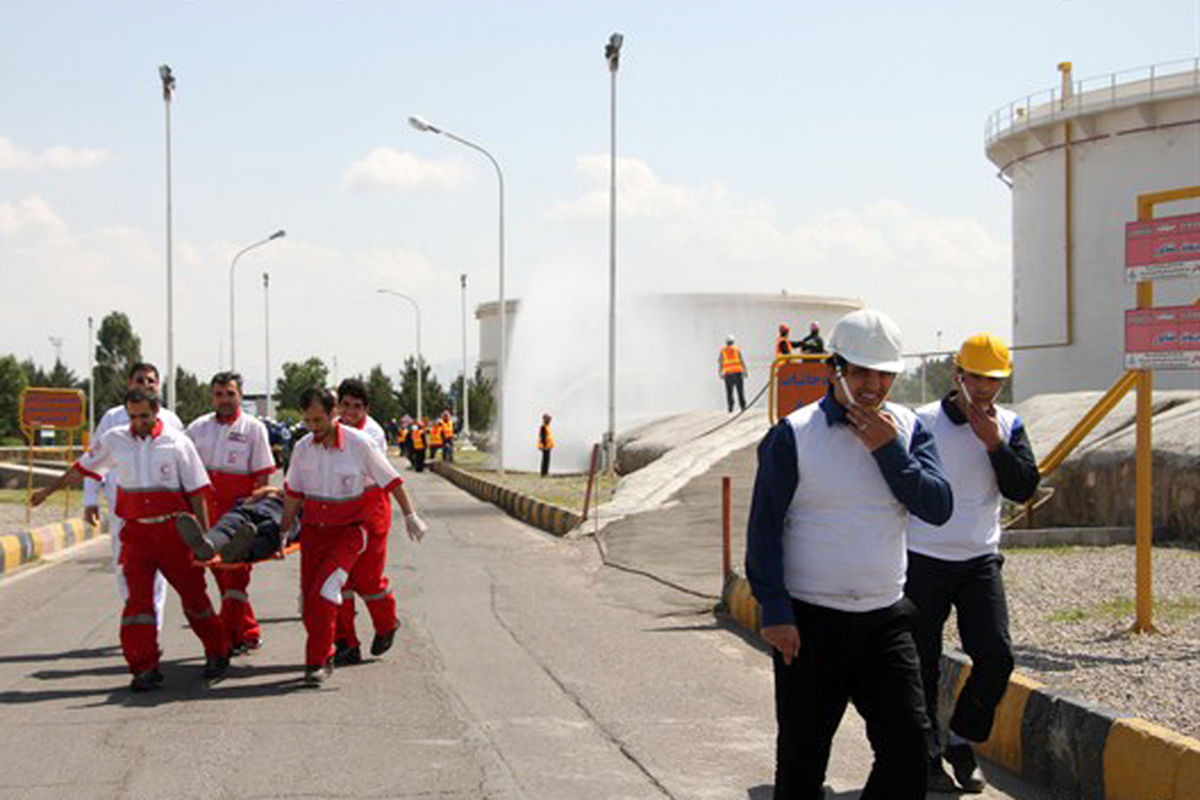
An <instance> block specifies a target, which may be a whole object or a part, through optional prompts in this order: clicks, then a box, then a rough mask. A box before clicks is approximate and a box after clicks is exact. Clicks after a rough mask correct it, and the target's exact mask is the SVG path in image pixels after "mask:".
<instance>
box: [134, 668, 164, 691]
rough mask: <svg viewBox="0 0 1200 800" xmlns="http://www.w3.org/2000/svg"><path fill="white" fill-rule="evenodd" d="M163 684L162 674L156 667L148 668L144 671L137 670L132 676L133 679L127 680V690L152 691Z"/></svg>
mask: <svg viewBox="0 0 1200 800" xmlns="http://www.w3.org/2000/svg"><path fill="white" fill-rule="evenodd" d="M162 685H163V674H162V671H161V670H159V668H158V667H155V668H154V669H148V670H146V671H145V672H139V673H138V674H137V675H134V676H133V680H131V681H130V682H129V691H131V692H152V691H154V690H155V689H161V688H162Z"/></svg>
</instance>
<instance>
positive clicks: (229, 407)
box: [179, 372, 275, 655]
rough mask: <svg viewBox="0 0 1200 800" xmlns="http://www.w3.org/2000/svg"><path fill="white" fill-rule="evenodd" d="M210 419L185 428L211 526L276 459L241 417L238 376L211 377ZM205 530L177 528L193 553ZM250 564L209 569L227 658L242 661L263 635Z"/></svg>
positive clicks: (259, 430) (260, 431) (261, 480)
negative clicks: (206, 484)
mask: <svg viewBox="0 0 1200 800" xmlns="http://www.w3.org/2000/svg"><path fill="white" fill-rule="evenodd" d="M211 385H212V403H213V411H212V413H209V414H205V415H204V416H202V417H197V418H196V419H195V420H194V421H193V422H192V424H191V425H188V427H187V435H188V436H189V437H190V438H191V440H192V442H193V443H194V444H195V445H196V451H197V452H198V453H199V454H200V460H201V461H203V462H204V468H205V469H207V470H208V478H209V480H210V481H212V486H213V491H212V493H211V494H210V495H209V496H208V517H209V519H211V520H213V521H214V522H215V521H216V520H218V519H220V518H221V515H222V514H224V513H225V512H226V511H228V510H229V509H231V508H233V507H234V506H235V505H237V502H238V501H239V500H241V499H242V498H244V497H249V496H250V495H251V494H252V493H253V492H254V490H255V489H257V488H259V487H260V486H266V485H267V481H268V480H269V479H270V477H271V473H272V472H274V471H275V458H274V456H272V455H271V443H270V439H269V437H268V436H267V426H266V425H263V424H262V423H261V422H259V421H258V420H257V419H255V418H254V417H251V416H249V415H247V414H243V413H242V376H241V375H239V374H238V373H236V372H218V373H217V374H216V375H214V376H213V379H212V381H211ZM203 530H204V528H202V527H196V526H188V525H181V526H179V532H180V535H181V536H183V537H184V540H185V541H186V542H187V543H188V545H189V547H190V548H191V549H192V550H193V551H195V550H196V549H197V548H196V546H197V544H198V543H197V542H195V541H193V538H194V536H195V535H197V534H199V533H202V532H203ZM250 570H251V566H250V565H249V564H241V565H238V566H237V567H220V568H214V569H213V576H214V577H215V578H216V579H217V587H218V588H219V589H220V590H221V623H222V624H223V625H224V626H225V632H226V633H227V634H228V635H229V641H230V642H231V647H232V652H233V654H234V655H241V654H243V653H247V652H249V651H251V650H257V649H258V648H259V647H260V646H261V645H262V635H261V631H260V629H259V626H258V620H257V619H255V618H254V609H253V608H252V607H251V606H250V595H249V594H248V592H249V589H250Z"/></svg>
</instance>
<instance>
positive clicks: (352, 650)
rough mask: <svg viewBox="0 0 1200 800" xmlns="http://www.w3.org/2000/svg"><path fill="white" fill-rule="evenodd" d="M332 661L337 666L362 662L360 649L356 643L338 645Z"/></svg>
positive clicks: (348, 665)
mask: <svg viewBox="0 0 1200 800" xmlns="http://www.w3.org/2000/svg"><path fill="white" fill-rule="evenodd" d="M333 663H334V664H335V665H336V666H339V667H352V666H354V665H355V664H361V663H362V650H361V649H360V648H359V646H358V645H354V646H353V647H339V648H338V649H337V652H336V653H334V654H333Z"/></svg>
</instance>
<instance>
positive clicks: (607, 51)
mask: <svg viewBox="0 0 1200 800" xmlns="http://www.w3.org/2000/svg"><path fill="white" fill-rule="evenodd" d="M624 41H625V37H624V36H622V35H621V34H619V33H614V34H613V35H612V36H609V37H608V44H607V45H605V46H604V57H605V59H607V60H608V72H609V75H610V76H611V82H610V83H611V89H610V92H609V142H610V147H609V156H608V430H607V431H606V432H605V434H604V445H605V456H606V462H607V468H608V473H609V474H610V475H611V474H613V473H615V472H616V469H617V69H618V67H619V66H620V63H621V44H622V43H623V42H624Z"/></svg>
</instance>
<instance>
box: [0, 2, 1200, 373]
mask: <svg viewBox="0 0 1200 800" xmlns="http://www.w3.org/2000/svg"><path fill="white" fill-rule="evenodd" d="M614 30H620V31H622V32H623V33H624V34H625V47H624V51H623V58H622V66H621V71H620V74H619V77H618V118H619V122H618V125H619V131H618V139H619V141H618V151H619V154H620V156H621V158H622V162H621V167H620V170H619V175H620V181H621V200H620V207H621V209H622V215H621V221H620V232H621V239H620V244H619V253H620V256H619V262H620V270H621V272H620V274H621V286H622V290H623V291H634V290H638V289H644V290H654V291H661V290H678V291H721V290H729V291H751V292H760V291H761V292H776V291H779V290H780V289H787V290H788V291H789V292H796V293H826V294H834V295H850V296H858V297H862V298H863V299H864V300H866V301H867V302H869V303H871V304H875V305H878V306H880V307H882V308H884V309H886V310H888V311H889V312H891V313H892V314H893V316H895V317H896V318H897V319H898V320H899V321H900V322H901V325H902V327H903V328H904V329H905V334H906V341H907V345H908V348H909V349H910V350H921V349H927V348H931V347H932V346H933V345H934V341H935V340H934V336H935V334H934V331H935V330H937V329H943V330H944V331H945V332H946V334H945V340H946V342H950V341H952V340H954V339H956V338H958V337H959V336H962V335H967V334H969V333H972V332H974V331H975V330H978V329H994V330H999V331H1000V332H1001V333H1005V334H1007V333H1008V331H1009V316H1010V314H1011V304H1010V300H1009V294H1010V290H1011V285H1010V284H1011V273H1010V266H1009V258H1010V255H1009V238H1010V233H1009V196H1008V190H1007V189H1006V188H1005V187H1004V185H1003V184H1002V183H1001V182H1000V181H998V180H997V179H996V178H995V169H994V168H993V166H992V165H991V164H990V163H989V162H988V161H987V159H986V157H985V156H984V154H983V126H984V122H985V119H986V117H987V115H988V113H989V112H991V111H992V110H993V109H994V108H997V107H999V106H1001V105H1002V104H1004V103H1006V102H1008V101H1009V100H1012V99H1015V98H1017V97H1020V96H1023V95H1025V94H1027V93H1030V92H1034V91H1038V90H1041V89H1045V88H1048V87H1050V86H1052V85H1054V84H1055V83H1056V80H1057V76H1056V73H1055V64H1056V63H1057V62H1059V61H1062V60H1071V61H1073V62H1074V64H1075V72H1076V76H1077V77H1088V76H1093V75H1098V74H1102V73H1108V72H1112V71H1119V70H1124V69H1130V68H1134V67H1138V66H1143V65H1148V64H1152V63H1159V62H1167V61H1172V60H1176V59H1183V58H1192V57H1195V56H1196V55H1197V54H1198V53H1200V0H1163V1H1162V2H1153V1H1151V2H1143V3H1139V4H1137V5H1136V6H1134V5H1132V4H1129V3H1127V2H1078V1H1077V0H1057V1H1053V0H1041V1H1040V2H1033V0H1026V1H1020V2H1009V3H1004V4H983V3H962V2H922V3H908V4H899V3H891V2H886V3H885V2H860V3H826V4H820V5H817V4H810V3H798V2H761V3H753V4H743V3H728V2H726V3H716V2H697V0H692V1H691V2H608V3H603V4H598V3H597V4H566V3H553V2H540V3H539V2H508V3H483V2H476V3H444V4H430V3H400V2H392V3H384V2H270V3H250V2H241V3H230V2H203V3H201V2H112V3H92V2H59V1H58V0H45V1H44V2H37V3H33V2H28V3H25V2H13V0H9V1H8V2H6V3H5V4H4V24H3V26H0V297H2V300H0V302H3V309H4V313H3V314H2V315H0V352H15V353H16V354H17V355H19V356H21V357H25V356H33V357H34V358H35V359H36V360H38V361H40V362H42V363H49V362H51V361H52V359H53V349H52V347H51V345H50V344H49V341H48V338H47V337H49V336H61V337H63V338H64V339H65V340H66V341H65V346H64V360H66V361H67V363H68V365H69V366H71V367H73V368H74V369H75V370H76V371H78V372H83V371H84V370H85V368H86V323H85V320H86V317H87V316H88V315H89V314H91V315H93V316H95V317H96V318H97V320H98V319H99V318H100V317H102V316H103V315H104V314H105V313H107V312H108V311H109V310H112V309H120V310H124V311H127V312H128V313H130V315H131V316H132V317H133V320H134V324H135V327H136V328H137V330H138V332H139V333H140V334H141V336H142V338H143V342H144V349H145V351H146V354H147V355H148V356H149V357H151V358H154V359H156V360H158V361H160V362H162V361H164V360H165V313H164V311H163V308H164V303H165V277H164V274H165V270H164V263H165V256H164V208H163V204H164V163H163V162H164V156H163V138H164V119H163V117H164V114H163V103H162V100H161V95H160V90H159V83H158V77H157V67H158V64H160V63H164V62H165V63H169V64H170V65H171V66H172V67H173V69H174V71H175V74H176V76H177V80H178V87H177V92H176V96H175V100H174V102H173V104H172V143H173V148H174V153H173V155H174V170H173V179H174V194H173V199H174V234H175V242H176V249H175V274H176V334H175V336H176V348H175V350H176V354H175V355H176V362H177V363H180V364H182V365H183V366H185V367H187V368H188V369H190V370H192V371H195V372H199V373H200V374H201V375H202V376H203V375H207V374H209V373H211V372H212V371H213V370H215V369H217V368H218V367H220V366H225V365H226V363H227V360H228V355H227V353H228V342H227V339H228V334H227V330H228V320H227V307H228V306H227V302H228V301H227V296H228V295H227V292H228V286H227V276H228V265H229V260H230V258H231V257H232V255H233V253H235V252H236V251H237V250H238V249H239V248H240V247H242V246H244V245H246V244H249V243H251V242H253V241H256V240H257V239H260V238H262V237H263V236H265V235H267V234H268V233H270V232H271V231H273V230H275V229H276V228H279V227H283V228H286V229H287V231H288V237H287V238H286V239H285V240H283V241H282V242H278V243H273V244H271V245H269V246H267V247H264V248H261V249H258V250H256V251H254V252H253V253H251V254H249V255H247V256H246V257H245V258H243V259H242V261H241V262H240V263H239V266H238V273H237V291H238V298H239V301H238V306H239V314H238V361H239V364H238V366H239V367H240V368H242V369H243V371H244V372H245V373H246V374H247V378H248V381H249V384H250V387H251V388H252V389H253V388H256V386H261V381H262V372H263V357H262V333H263V330H262V319H261V316H262V315H261V313H260V312H259V310H260V309H261V306H262V295H261V288H260V285H261V279H260V277H259V275H260V273H261V272H262V271H263V270H264V269H269V270H270V271H271V274H272V282H273V287H275V288H274V290H273V294H272V330H271V339H272V363H273V365H274V368H275V370H276V372H277V371H278V365H279V364H280V363H281V362H282V361H285V360H294V359H301V358H304V357H307V356H308V355H312V354H316V355H320V356H322V357H324V358H325V359H326V360H330V359H331V358H332V356H334V355H337V357H338V360H339V372H340V373H341V374H343V375H345V374H348V373H350V372H357V371H363V370H366V369H369V368H370V366H371V365H373V364H375V363H380V362H382V363H384V365H385V366H386V367H387V368H388V369H389V371H393V372H394V370H395V368H396V367H397V365H398V364H399V361H400V360H401V359H402V358H403V356H404V355H405V354H407V353H408V352H409V351H410V350H411V348H412V346H413V341H412V335H411V330H412V322H411V318H410V317H408V316H407V315H408V314H409V312H408V311H407V308H406V307H404V306H400V305H398V304H393V303H390V302H389V301H388V300H387V299H386V298H380V297H376V296H374V295H373V290H374V289H375V288H378V287H387V288H392V289H396V290H399V291H404V292H408V293H410V294H412V295H413V296H415V297H416V298H417V299H418V301H419V302H420V303H421V305H422V310H423V313H424V333H423V339H424V346H425V350H426V356H427V358H428V359H429V360H431V361H433V362H435V363H438V364H442V365H444V367H443V371H444V374H445V375H446V376H447V377H448V376H449V371H450V368H451V365H452V364H453V363H454V362H455V360H456V359H457V357H458V353H459V348H460V339H459V327H458V325H459V323H458V319H459V317H458V308H459V295H458V280H457V276H458V274H459V273H461V272H466V273H468V274H469V275H470V276H471V277H470V280H471V288H470V295H469V298H470V302H471V305H472V306H473V305H474V304H475V303H477V302H480V301H482V300H485V299H491V298H492V297H494V295H495V291H496V184H495V177H494V174H493V173H492V171H491V167H490V165H489V164H488V163H487V162H486V161H485V160H483V159H482V157H480V156H479V155H477V154H475V153H473V152H471V151H469V150H467V149H465V148H463V147H461V146H459V145H456V144H455V143H453V142H451V141H448V140H446V139H444V138H441V137H435V136H431V135H429V134H420V133H418V132H416V131H413V130H412V129H411V128H409V127H408V126H407V125H406V123H405V120H406V118H407V117H408V116H409V115H411V114H421V115H423V116H425V117H427V118H428V119H430V120H431V121H433V122H435V123H437V124H439V125H441V126H443V127H445V128H447V129H449V130H452V131H454V132H456V133H458V134H460V135H463V136H466V137H468V138H471V139H474V140H476V141H478V142H480V143H481V144H483V145H484V146H486V147H487V148H488V149H489V150H491V151H492V152H493V153H494V154H495V155H496V157H497V158H498V159H499V160H500V163H501V164H502V166H503V169H504V171H505V178H506V183H507V190H508V197H507V209H506V210H507V215H508V220H507V222H508V226H507V231H508V291H509V295H510V296H520V295H521V294H523V292H525V291H527V290H528V288H529V286H530V285H531V283H534V282H537V281H538V280H539V276H544V275H546V274H547V272H548V271H553V272H561V271H563V270H571V271H575V272H577V273H578V275H579V276H580V279H579V285H580V286H582V287H584V288H585V289H586V290H587V291H586V292H583V296H584V298H585V302H600V303H603V302H605V299H604V296H603V287H604V285H605V284H604V280H605V276H606V274H607V273H606V270H607V206H606V202H607V189H606V186H607V152H608V112H609V105H608V103H609V75H608V71H607V68H606V64H605V62H604V58H603V46H604V43H605V41H606V40H607V38H608V35H609V33H610V32H612V31H614ZM572 301H575V300H572ZM797 322H801V321H797ZM469 346H470V350H471V352H472V353H474V352H475V350H476V349H477V343H476V341H475V333H474V330H473V326H472V334H471V341H470V345H469ZM715 346H716V344H714V347H715Z"/></svg>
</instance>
